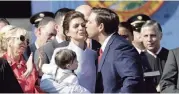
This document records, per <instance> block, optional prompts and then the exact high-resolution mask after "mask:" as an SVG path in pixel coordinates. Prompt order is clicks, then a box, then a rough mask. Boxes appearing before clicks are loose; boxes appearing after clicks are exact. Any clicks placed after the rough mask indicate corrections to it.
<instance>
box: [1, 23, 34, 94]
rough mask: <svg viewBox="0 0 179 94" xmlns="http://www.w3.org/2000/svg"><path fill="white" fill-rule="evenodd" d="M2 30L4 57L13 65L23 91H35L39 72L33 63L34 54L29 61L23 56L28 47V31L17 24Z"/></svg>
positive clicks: (2, 51) (2, 52)
mask: <svg viewBox="0 0 179 94" xmlns="http://www.w3.org/2000/svg"><path fill="white" fill-rule="evenodd" d="M2 30H3V31H2ZM2 30H1V31H2V33H1V34H0V35H1V38H0V42H1V45H0V46H1V47H0V51H1V54H2V57H3V58H4V59H6V60H7V61H8V63H9V65H10V66H11V68H12V70H13V72H14V75H15V77H16V79H17V80H18V82H19V84H20V86H21V88H22V90H23V92H24V93H34V92H35V91H36V89H35V82H36V80H37V73H36V69H35V67H33V64H32V55H31V56H30V57H29V60H28V61H27V62H26V61H25V60H24V57H23V53H24V51H25V49H26V47H27V41H26V40H27V35H28V34H27V31H26V30H25V29H22V28H19V27H15V26H8V27H6V29H5V28H3V29H2Z"/></svg>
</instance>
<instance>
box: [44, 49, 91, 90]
mask: <svg viewBox="0 0 179 94" xmlns="http://www.w3.org/2000/svg"><path fill="white" fill-rule="evenodd" d="M55 63H56V65H52V64H43V66H42V67H43V68H42V69H43V70H42V72H43V73H44V75H51V77H52V79H53V81H56V82H57V83H58V84H60V85H61V87H62V88H61V89H60V91H58V93H89V91H88V90H87V89H85V88H84V87H82V86H80V85H79V83H78V78H77V76H76V74H75V73H74V72H73V71H74V70H75V69H77V67H78V61H77V58H76V53H75V52H74V51H72V50H69V49H62V50H60V51H59V52H57V54H56V55H55ZM43 87H45V86H41V88H42V89H43ZM50 93H52V92H50Z"/></svg>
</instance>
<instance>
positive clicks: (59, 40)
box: [55, 36, 64, 43]
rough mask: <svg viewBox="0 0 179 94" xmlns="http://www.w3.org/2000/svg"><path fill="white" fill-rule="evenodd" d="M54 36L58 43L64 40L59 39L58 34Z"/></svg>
mask: <svg viewBox="0 0 179 94" xmlns="http://www.w3.org/2000/svg"><path fill="white" fill-rule="evenodd" d="M55 38H56V40H57V42H58V43H61V42H63V41H64V40H62V39H60V38H59V37H58V36H55Z"/></svg>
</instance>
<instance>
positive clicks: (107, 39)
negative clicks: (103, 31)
mask: <svg viewBox="0 0 179 94" xmlns="http://www.w3.org/2000/svg"><path fill="white" fill-rule="evenodd" d="M113 34H114V33H112V34H111V35H109V36H108V37H107V38H106V39H105V40H104V42H103V44H102V46H101V49H102V51H103V52H104V49H105V48H106V45H107V43H108V41H109V39H110V38H111V37H112V35H113Z"/></svg>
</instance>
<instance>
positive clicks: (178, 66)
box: [160, 48, 179, 93]
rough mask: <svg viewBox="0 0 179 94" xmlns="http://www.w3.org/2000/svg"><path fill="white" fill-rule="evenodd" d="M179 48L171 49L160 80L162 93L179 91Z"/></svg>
mask: <svg viewBox="0 0 179 94" xmlns="http://www.w3.org/2000/svg"><path fill="white" fill-rule="evenodd" d="M178 70H179V48H176V49H172V50H171V51H169V54H168V58H167V61H166V64H165V67H164V70H163V74H162V77H161V80H160V90H161V92H162V93H179V73H178Z"/></svg>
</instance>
